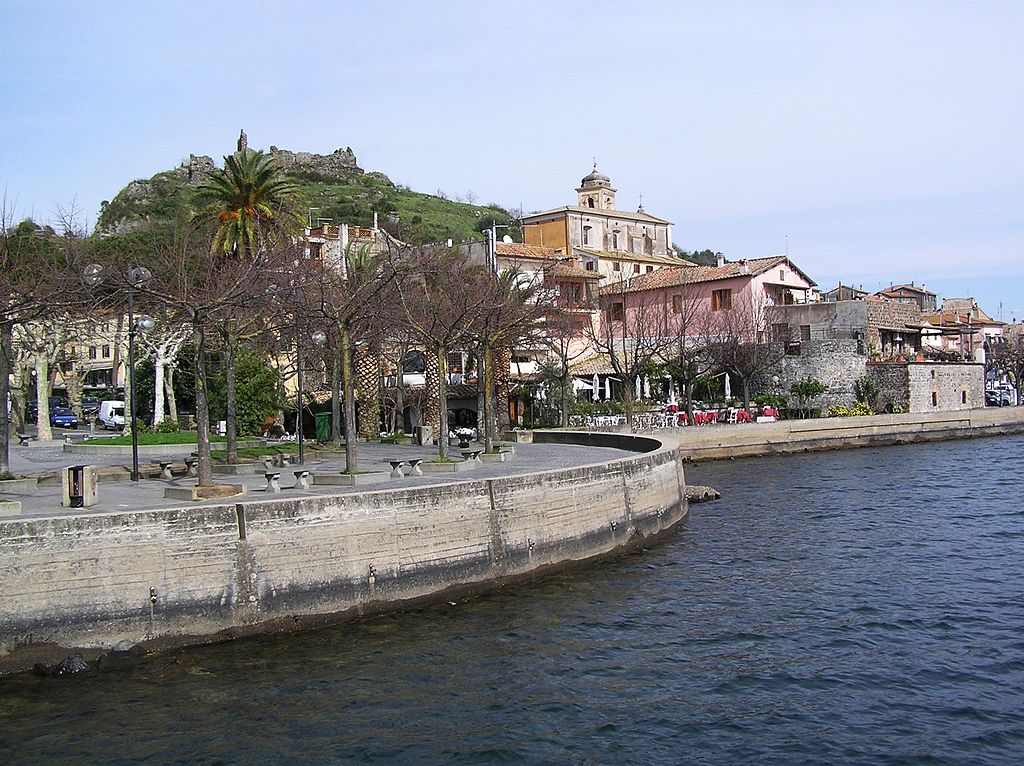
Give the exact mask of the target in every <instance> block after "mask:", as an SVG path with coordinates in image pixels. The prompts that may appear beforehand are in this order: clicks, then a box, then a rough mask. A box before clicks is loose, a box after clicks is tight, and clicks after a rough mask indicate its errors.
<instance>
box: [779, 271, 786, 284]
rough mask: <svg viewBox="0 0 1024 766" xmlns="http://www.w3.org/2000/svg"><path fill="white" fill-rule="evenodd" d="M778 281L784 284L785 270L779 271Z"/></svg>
mask: <svg viewBox="0 0 1024 766" xmlns="http://www.w3.org/2000/svg"><path fill="white" fill-rule="evenodd" d="M779 281H780V282H785V281H786V270H785V269H779Z"/></svg>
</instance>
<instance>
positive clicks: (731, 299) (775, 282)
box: [600, 255, 816, 341]
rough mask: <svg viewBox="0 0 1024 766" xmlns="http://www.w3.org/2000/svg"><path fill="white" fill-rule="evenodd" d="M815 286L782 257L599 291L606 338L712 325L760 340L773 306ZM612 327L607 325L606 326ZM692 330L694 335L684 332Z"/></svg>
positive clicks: (664, 274) (652, 277) (668, 274)
mask: <svg viewBox="0 0 1024 766" xmlns="http://www.w3.org/2000/svg"><path fill="white" fill-rule="evenodd" d="M815 286H816V283H815V282H814V280H812V279H811V278H810V277H809V276H807V274H805V273H804V272H803V271H802V270H801V269H800V268H799V267H798V266H796V264H794V263H793V262H792V261H791V260H789V258H787V257H786V256H782V255H779V256H773V257H770V258H754V259H750V260H742V261H733V262H725V261H724V259H719V262H718V264H717V265H715V266H679V267H674V268H665V269H661V270H659V271H655V272H652V273H650V274H643V275H640V276H637V277H634V278H633V279H629V280H626V281H624V282H622V283H619V284H615V285H609V286H607V287H603V288H602V289H601V293H600V294H601V308H602V309H603V319H602V321H603V322H604V323H605V328H606V330H607V331H609V332H610V334H612V335H615V336H619V337H621V336H622V335H626V336H630V335H635V334H636V331H637V330H639V329H641V328H642V327H644V326H646V328H647V331H649V332H654V333H657V332H660V333H668V334H676V333H677V332H679V329H680V326H681V325H685V326H684V327H683V329H684V331H685V332H687V334H692V335H698V334H699V333H700V331H702V330H707V329H709V328H714V327H715V326H716V325H717V326H719V327H720V328H721V330H723V331H724V330H725V329H727V328H726V325H728V326H729V327H728V329H730V330H732V331H734V332H737V331H738V332H739V333H740V334H742V335H743V336H744V337H746V339H747V340H748V341H754V340H761V339H762V337H763V333H765V332H766V331H767V330H768V329H769V328H770V326H771V323H772V322H771V316H770V314H771V311H770V309H771V308H772V307H773V306H786V305H792V304H796V303H806V302H808V299H809V295H810V292H811V289H812V288H814V287H815ZM609 323H610V324H609ZM688 327H692V328H693V331H692V333H691V332H690V331H689V329H687V328H688Z"/></svg>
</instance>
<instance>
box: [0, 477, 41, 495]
mask: <svg viewBox="0 0 1024 766" xmlns="http://www.w3.org/2000/svg"><path fill="white" fill-rule="evenodd" d="M37 486H39V482H38V480H37V479H36V478H35V477H29V478H27V479H7V480H6V481H0V494H4V493H6V492H14V493H15V494H21V493H22V492H31V491H32V490H34V489H35V488H36V487H37Z"/></svg>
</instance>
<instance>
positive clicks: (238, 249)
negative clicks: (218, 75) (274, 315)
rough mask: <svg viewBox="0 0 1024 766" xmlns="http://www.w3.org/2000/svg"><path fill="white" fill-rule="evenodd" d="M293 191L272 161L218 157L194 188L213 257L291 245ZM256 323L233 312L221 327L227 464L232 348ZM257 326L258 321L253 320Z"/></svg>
mask: <svg viewBox="0 0 1024 766" xmlns="http://www.w3.org/2000/svg"><path fill="white" fill-rule="evenodd" d="M296 190H297V187H296V185H295V184H294V183H292V182H291V181H289V180H288V179H287V178H285V177H284V175H283V174H282V173H281V170H280V168H278V166H277V164H276V163H275V162H274V160H273V158H272V157H269V156H267V155H265V154H264V153H263V152H260V151H255V150H252V149H248V148H245V147H242V146H239V150H238V151H237V152H235V153H234V154H231V155H228V156H226V157H225V158H224V167H223V169H218V170H215V171H213V172H212V173H211V174H210V176H209V178H208V179H207V180H206V182H205V183H203V184H201V185H200V186H199V189H198V199H199V200H200V201H204V202H206V205H207V207H206V209H205V210H204V211H203V212H202V213H200V217H207V218H210V217H212V218H215V219H216V222H217V224H218V228H217V232H216V234H215V235H214V237H213V241H212V242H211V245H210V252H211V254H213V255H215V256H216V255H218V254H223V255H227V256H235V257H237V258H238V259H240V260H254V259H257V258H259V257H261V256H263V255H265V254H266V253H267V252H269V251H271V250H274V249H275V248H278V249H283V248H287V247H288V246H290V245H291V244H292V240H293V235H294V234H295V233H296V232H297V231H298V229H299V228H300V227H301V225H302V219H301V217H299V216H298V215H297V214H296V213H295V212H294V209H293V207H292V205H293V201H294V197H295V193H296ZM253 320H258V317H256V316H255V315H254V314H253V312H246V311H241V312H233V313H232V314H231V315H229V316H226V317H225V318H224V321H223V323H222V326H221V336H222V340H223V343H224V355H225V357H224V366H225V373H226V376H227V429H228V444H227V452H228V462H229V463H233V462H235V459H236V455H237V443H236V437H237V434H236V433H235V421H236V410H237V401H236V383H235V357H234V347H235V345H236V344H237V343H238V342H239V341H240V340H241V339H242V337H243V336H244V335H245V334H246V330H245V328H244V327H243V325H245V324H246V322H247V321H248V322H249V323H250V324H251V323H252V322H253ZM256 323H257V324H258V321H256Z"/></svg>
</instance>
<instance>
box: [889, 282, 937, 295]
mask: <svg viewBox="0 0 1024 766" xmlns="http://www.w3.org/2000/svg"><path fill="white" fill-rule="evenodd" d="M899 292H908V293H917V294H918V295H935V293H933V292H932V291H931V290H926V289H925V288H924V287H923V286H922V285H914V284H909V285H891V286H890V287H887V288H885V289H884V290H879V291H878V292H877V293H875V295H886V294H887V293H894V294H895V293H899Z"/></svg>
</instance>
